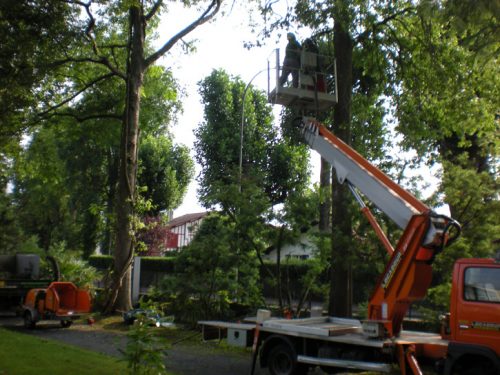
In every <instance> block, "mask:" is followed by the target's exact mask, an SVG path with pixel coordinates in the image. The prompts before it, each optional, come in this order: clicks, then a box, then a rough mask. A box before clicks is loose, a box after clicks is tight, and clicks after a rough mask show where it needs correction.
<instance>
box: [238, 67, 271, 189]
mask: <svg viewBox="0 0 500 375" xmlns="http://www.w3.org/2000/svg"><path fill="white" fill-rule="evenodd" d="M265 71H269V62H268V66H267V68H265V69H261V70H259V71H258V72H257V73H255V75H254V76H253V77H252V79H251V80H250V81H249V82H248V83H247V85H246V87H245V90H244V91H243V99H242V103H241V124H240V160H239V172H240V175H239V184H240V193H241V182H242V181H241V180H242V176H243V128H244V127H245V99H246V96H247V92H248V89H249V88H250V85H251V84H252V82H253V80H254V79H255V78H257V76H258V75H259V74H260V73H262V72H265Z"/></svg>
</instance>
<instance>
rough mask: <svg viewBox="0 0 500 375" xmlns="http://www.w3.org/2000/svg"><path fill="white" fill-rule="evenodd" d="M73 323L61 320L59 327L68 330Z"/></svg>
mask: <svg viewBox="0 0 500 375" xmlns="http://www.w3.org/2000/svg"><path fill="white" fill-rule="evenodd" d="M72 324H73V322H72V321H71V320H61V327H63V328H69V327H71V325H72Z"/></svg>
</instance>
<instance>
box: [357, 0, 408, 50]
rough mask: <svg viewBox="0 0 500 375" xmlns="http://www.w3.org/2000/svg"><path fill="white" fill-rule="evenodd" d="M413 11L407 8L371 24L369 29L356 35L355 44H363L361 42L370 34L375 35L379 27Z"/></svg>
mask: <svg viewBox="0 0 500 375" xmlns="http://www.w3.org/2000/svg"><path fill="white" fill-rule="evenodd" d="M414 10H415V8H414V7H407V8H404V9H401V10H400V11H399V12H396V13H393V14H391V15H390V16H388V17H387V18H384V19H383V20H382V21H380V22H377V23H375V24H373V25H372V27H371V28H369V29H367V30H365V31H364V32H363V33H361V34H360V35H358V37H357V38H356V43H363V41H364V40H365V39H366V38H368V37H369V36H370V34H372V33H375V32H376V31H377V30H378V28H379V27H381V26H385V25H387V24H388V23H389V22H390V21H392V20H394V19H397V18H398V17H399V16H402V15H404V14H407V13H410V12H412V11H414Z"/></svg>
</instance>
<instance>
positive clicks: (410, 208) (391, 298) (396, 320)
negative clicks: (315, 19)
mask: <svg viewBox="0 0 500 375" xmlns="http://www.w3.org/2000/svg"><path fill="white" fill-rule="evenodd" d="M303 131H304V138H305V139H306V142H307V143H308V144H309V145H310V146H311V148H312V149H314V150H316V151H317V152H318V153H319V154H320V155H321V156H322V157H323V158H324V159H325V160H327V161H328V162H329V163H330V164H331V165H332V167H333V168H335V171H336V174H337V178H338V180H339V182H340V183H347V184H348V185H349V187H350V188H351V191H352V192H353V193H354V195H355V197H356V199H357V201H358V202H359V203H360V204H361V206H362V210H363V213H364V214H365V216H367V217H368V219H369V221H370V223H371V224H372V226H373V227H374V229H375V231H376V232H377V234H378V236H379V238H380V239H381V241H382V243H383V244H384V246H385V248H386V249H387V251H388V253H389V255H390V257H391V258H390V260H389V262H388V263H387V266H386V268H385V271H384V273H383V274H382V275H381V277H380V279H379V281H378V282H377V286H376V288H375V290H374V291H373V293H372V296H371V298H370V302H369V306H368V319H367V320H366V321H364V322H363V329H364V331H365V333H367V334H368V335H371V336H377V337H378V336H389V337H392V336H396V335H398V334H399V332H400V331H401V324H402V321H403V318H404V316H405V315H406V313H407V311H408V308H409V306H410V304H411V303H412V302H414V301H417V300H420V299H422V298H424V297H425V294H426V293H427V289H428V288H429V285H430V282H431V280H432V262H433V261H434V257H435V256H436V255H437V254H438V253H439V252H440V251H442V250H443V248H444V247H445V246H446V245H449V244H451V242H453V241H454V240H455V239H456V238H457V237H458V234H459V233H460V226H459V225H458V223H457V222H456V221H454V220H453V219H451V218H449V217H447V216H444V215H438V214H436V213H435V212H433V211H432V210H431V209H430V208H429V207H427V206H426V205H425V204H424V203H422V202H421V201H419V200H418V199H417V198H416V197H415V196H414V195H413V194H411V193H410V192H408V191H407V190H405V189H404V188H402V187H401V186H399V185H398V184H397V183H395V182H394V181H392V180H391V179H390V178H389V177H388V176H387V175H386V174H385V173H383V172H382V171H381V170H380V169H378V168H377V167H375V166H374V165H373V164H371V163H370V162H369V161H368V160H366V159H365V158H363V157H362V156H361V155H360V154H359V153H358V152H356V151H355V150H354V149H352V148H351V147H350V146H349V145H347V144H346V143H345V142H343V141H342V140H341V139H339V138H337V137H336V136H335V135H333V134H332V133H331V132H330V131H329V130H328V129H327V128H326V126H324V125H323V124H321V123H320V122H318V121H317V120H315V119H314V118H310V117H305V118H304V119H303ZM356 189H357V190H359V191H360V192H361V193H362V194H363V195H364V196H365V197H366V198H367V199H369V200H370V201H371V202H373V204H375V205H376V206H377V207H378V208H379V209H380V210H381V211H382V212H384V213H385V214H387V216H389V218H391V219H392V220H393V221H394V222H395V223H396V224H397V225H398V226H399V227H400V228H402V229H404V233H403V235H402V236H401V238H400V240H399V242H398V244H397V246H396V248H395V249H393V248H392V246H391V244H390V243H389V241H388V240H387V238H386V237H385V235H384V234H383V232H382V230H381V228H380V226H379V225H378V224H377V222H376V220H375V219H374V217H373V215H371V213H369V210H368V209H367V207H366V206H365V205H364V203H363V200H362V198H361V197H360V196H359V194H357V191H356ZM453 227H454V228H456V229H457V231H456V232H455V233H454V235H453V236H452V237H450V236H449V233H450V230H451V228H453Z"/></svg>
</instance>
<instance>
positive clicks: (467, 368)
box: [442, 259, 500, 374]
mask: <svg viewBox="0 0 500 375" xmlns="http://www.w3.org/2000/svg"><path fill="white" fill-rule="evenodd" d="M443 328H444V329H443V332H442V335H443V338H444V339H447V340H449V346H448V353H447V359H446V364H445V374H454V373H459V374H462V373H464V374H465V373H467V374H468V373H470V374H498V371H500V359H499V356H500V263H499V262H496V261H495V260H493V259H459V260H458V261H457V262H456V263H455V266H454V270H453V282H452V290H451V301H450V313H449V315H448V316H447V319H446V321H445V324H444V327H443Z"/></svg>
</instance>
